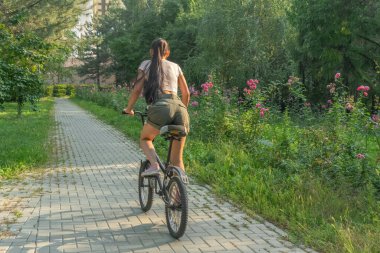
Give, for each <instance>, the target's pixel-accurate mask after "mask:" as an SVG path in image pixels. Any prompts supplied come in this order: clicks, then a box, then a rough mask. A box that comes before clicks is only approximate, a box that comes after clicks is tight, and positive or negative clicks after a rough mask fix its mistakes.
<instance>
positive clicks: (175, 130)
mask: <svg viewBox="0 0 380 253" xmlns="http://www.w3.org/2000/svg"><path fill="white" fill-rule="evenodd" d="M160 134H161V135H162V136H163V137H164V138H181V137H185V136H186V135H187V129H186V127H184V126H181V125H167V126H163V127H161V129H160Z"/></svg>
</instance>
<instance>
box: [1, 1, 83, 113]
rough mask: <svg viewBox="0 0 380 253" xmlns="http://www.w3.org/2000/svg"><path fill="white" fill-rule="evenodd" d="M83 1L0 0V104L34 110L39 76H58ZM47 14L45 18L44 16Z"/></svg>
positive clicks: (40, 89) (38, 91)
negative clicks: (26, 107)
mask: <svg viewBox="0 0 380 253" xmlns="http://www.w3.org/2000/svg"><path fill="white" fill-rule="evenodd" d="M83 2H84V1H83V0H68V1H58V0H53V1H49V2H47V1H32V0H26V1H21V0H16V1H13V0H12V1H10V0H4V1H1V4H0V5H1V8H0V54H1V56H2V57H1V59H0V104H2V103H3V102H4V101H5V100H12V101H16V102H17V103H18V113H19V116H20V115H21V112H22V106H23V105H24V104H25V102H27V101H30V102H31V104H32V106H33V107H35V103H36V101H37V100H38V99H39V97H41V96H42V94H43V90H42V83H43V81H42V80H43V76H44V75H45V74H46V73H47V72H50V73H52V72H55V74H56V75H59V74H57V73H60V74H62V73H63V72H65V71H64V70H63V68H62V65H63V62H64V61H65V59H66V58H67V57H68V55H69V52H70V50H69V48H70V47H71V46H72V45H70V44H71V43H73V41H72V36H71V35H70V33H68V30H69V29H72V28H73V26H74V25H75V23H76V22H77V19H78V14H79V13H80V11H81V9H80V4H81V3H83ZM46 13H49V15H46Z"/></svg>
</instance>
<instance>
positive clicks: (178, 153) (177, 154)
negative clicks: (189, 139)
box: [170, 137, 186, 170]
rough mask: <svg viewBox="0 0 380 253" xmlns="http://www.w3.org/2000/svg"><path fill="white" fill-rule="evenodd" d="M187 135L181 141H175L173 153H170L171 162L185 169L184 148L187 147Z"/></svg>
mask: <svg viewBox="0 0 380 253" xmlns="http://www.w3.org/2000/svg"><path fill="white" fill-rule="evenodd" d="M185 142H186V137H182V138H181V140H180V141H176V140H174V141H173V147H172V153H171V155H170V163H171V164H172V165H174V166H178V167H180V168H182V169H183V170H185V165H184V164H183V158H182V156H183V149H184V147H185Z"/></svg>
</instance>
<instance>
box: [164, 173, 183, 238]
mask: <svg viewBox="0 0 380 253" xmlns="http://www.w3.org/2000/svg"><path fill="white" fill-rule="evenodd" d="M167 193H168V196H169V203H168V204H166V205H165V214H166V224H167V226H168V229H169V233H170V235H171V236H173V237H174V238H177V239H178V238H180V237H181V236H183V234H184V233H185V230H186V226H187V221H188V199H187V191H186V186H185V185H184V184H183V183H182V181H181V180H180V179H179V178H178V177H172V178H171V179H170V181H169V184H168V186H167Z"/></svg>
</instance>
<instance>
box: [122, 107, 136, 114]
mask: <svg viewBox="0 0 380 253" xmlns="http://www.w3.org/2000/svg"><path fill="white" fill-rule="evenodd" d="M121 113H122V114H128V115H129V116H133V115H135V112H134V111H133V109H132V110H127V108H124V110H123V111H122V112H121Z"/></svg>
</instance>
